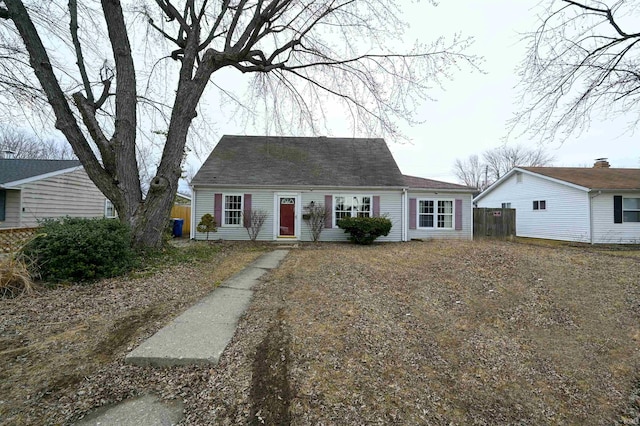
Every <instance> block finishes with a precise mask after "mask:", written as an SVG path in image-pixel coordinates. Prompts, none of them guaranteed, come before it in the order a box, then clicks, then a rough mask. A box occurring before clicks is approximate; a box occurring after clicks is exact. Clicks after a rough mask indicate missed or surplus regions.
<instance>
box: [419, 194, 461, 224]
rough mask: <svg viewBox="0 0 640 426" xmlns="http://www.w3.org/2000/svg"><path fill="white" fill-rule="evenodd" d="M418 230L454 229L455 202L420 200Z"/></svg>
mask: <svg viewBox="0 0 640 426" xmlns="http://www.w3.org/2000/svg"><path fill="white" fill-rule="evenodd" d="M417 213H418V228H436V229H453V200H418V212H417Z"/></svg>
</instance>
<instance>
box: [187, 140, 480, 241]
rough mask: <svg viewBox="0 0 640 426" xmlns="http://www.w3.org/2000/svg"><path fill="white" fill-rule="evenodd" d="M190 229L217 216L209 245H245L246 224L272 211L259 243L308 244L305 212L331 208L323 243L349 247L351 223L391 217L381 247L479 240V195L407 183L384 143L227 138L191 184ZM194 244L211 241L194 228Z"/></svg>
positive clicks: (418, 182) (414, 179)
mask: <svg viewBox="0 0 640 426" xmlns="http://www.w3.org/2000/svg"><path fill="white" fill-rule="evenodd" d="M191 186H192V209H191V212H192V218H191V220H192V223H194V224H197V223H198V222H199V221H200V218H201V217H202V216H203V215H204V214H206V213H209V214H212V215H213V216H214V217H215V219H216V221H217V223H218V231H217V232H215V233H212V234H209V238H216V239H225V240H246V239H249V236H248V234H247V232H246V230H245V229H244V227H243V217H244V216H246V214H247V212H248V211H250V210H262V211H264V212H266V214H267V216H266V221H265V223H264V225H263V227H262V230H261V231H260V233H259V234H258V239H259V240H266V241H268V240H281V241H288V240H296V241H310V240H311V239H312V238H311V230H310V228H309V226H308V223H307V222H306V221H305V220H303V214H304V211H305V207H307V206H309V205H311V204H314V205H322V206H325V207H326V208H327V209H328V210H329V211H330V215H329V216H328V217H327V219H326V221H325V229H324V230H323V231H322V233H321V235H320V240H321V241H345V240H346V239H347V237H348V235H347V234H345V232H344V231H343V230H342V229H340V228H338V226H337V221H338V220H339V219H340V218H342V217H345V216H368V217H375V216H385V217H388V218H389V219H390V220H391V222H392V228H391V232H390V233H389V235H388V236H386V237H381V238H379V241H408V240H410V239H414V238H421V239H425V238H457V239H471V238H473V225H472V207H471V201H472V194H473V192H474V189H473V188H469V187H465V186H462V185H456V184H451V183H446V182H439V181H434V180H430V179H424V178H417V177H410V176H404V175H402V173H401V172H400V169H399V168H398V165H397V164H396V162H395V160H394V159H393V156H392V155H391V152H390V151H389V148H388V147H387V145H386V143H385V141H384V140H382V139H364V138H326V137H314V138H303V137H266V136H223V137H222V139H221V140H220V142H219V143H218V144H217V145H216V147H215V148H214V150H213V152H212V153H211V155H210V156H209V158H208V159H207V160H206V161H205V163H204V164H203V165H202V167H201V168H200V170H199V171H198V173H197V174H196V176H194V178H193V180H192V182H191ZM191 238H194V239H205V238H206V235H205V234H201V233H198V232H197V231H196V226H192V227H191Z"/></svg>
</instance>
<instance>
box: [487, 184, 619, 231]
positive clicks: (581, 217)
mask: <svg viewBox="0 0 640 426" xmlns="http://www.w3.org/2000/svg"><path fill="white" fill-rule="evenodd" d="M534 200H545V201H546V210H536V211H534V210H533V201H534ZM502 203H511V208H513V209H516V235H517V236H519V237H531V238H546V239H551V240H564V241H579V242H590V239H591V235H590V224H589V195H588V193H587V192H586V191H584V190H580V189H578V188H573V187H570V186H567V185H564V184H561V183H557V182H553V181H550V180H547V179H544V178H541V177H538V176H533V175H529V174H525V173H523V174H522V179H521V182H517V174H513V175H512V176H511V177H509V178H508V179H506V180H505V181H503V182H502V183H501V184H500V185H499V186H497V187H496V188H494V189H493V190H492V191H491V192H490V193H488V194H487V195H486V196H484V197H483V198H481V199H480V200H479V201H478V207H489V208H499V207H501V206H502ZM612 203H613V201H612ZM612 205H613V204H612ZM612 215H613V213H612Z"/></svg>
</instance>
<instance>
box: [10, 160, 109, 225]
mask: <svg viewBox="0 0 640 426" xmlns="http://www.w3.org/2000/svg"><path fill="white" fill-rule="evenodd" d="M115 215H116V213H115V209H114V208H113V205H112V204H111V202H110V201H109V200H107V199H106V198H105V196H104V195H103V194H102V192H100V190H99V189H98V188H97V187H96V186H95V185H94V184H93V182H92V181H91V179H89V176H87V173H86V172H85V171H84V168H83V167H82V165H81V164H80V162H79V161H78V160H25V159H6V158H4V159H0V228H19V227H30V226H36V225H37V224H38V221H39V220H41V219H45V218H56V217H61V216H72V217H115Z"/></svg>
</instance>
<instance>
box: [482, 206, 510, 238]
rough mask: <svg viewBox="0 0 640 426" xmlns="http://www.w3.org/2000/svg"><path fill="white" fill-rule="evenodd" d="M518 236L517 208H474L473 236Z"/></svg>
mask: <svg viewBox="0 0 640 426" xmlns="http://www.w3.org/2000/svg"><path fill="white" fill-rule="evenodd" d="M515 236H516V209H488V208H475V209H473V238H474V239H475V238H501V239H506V238H510V237H515Z"/></svg>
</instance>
